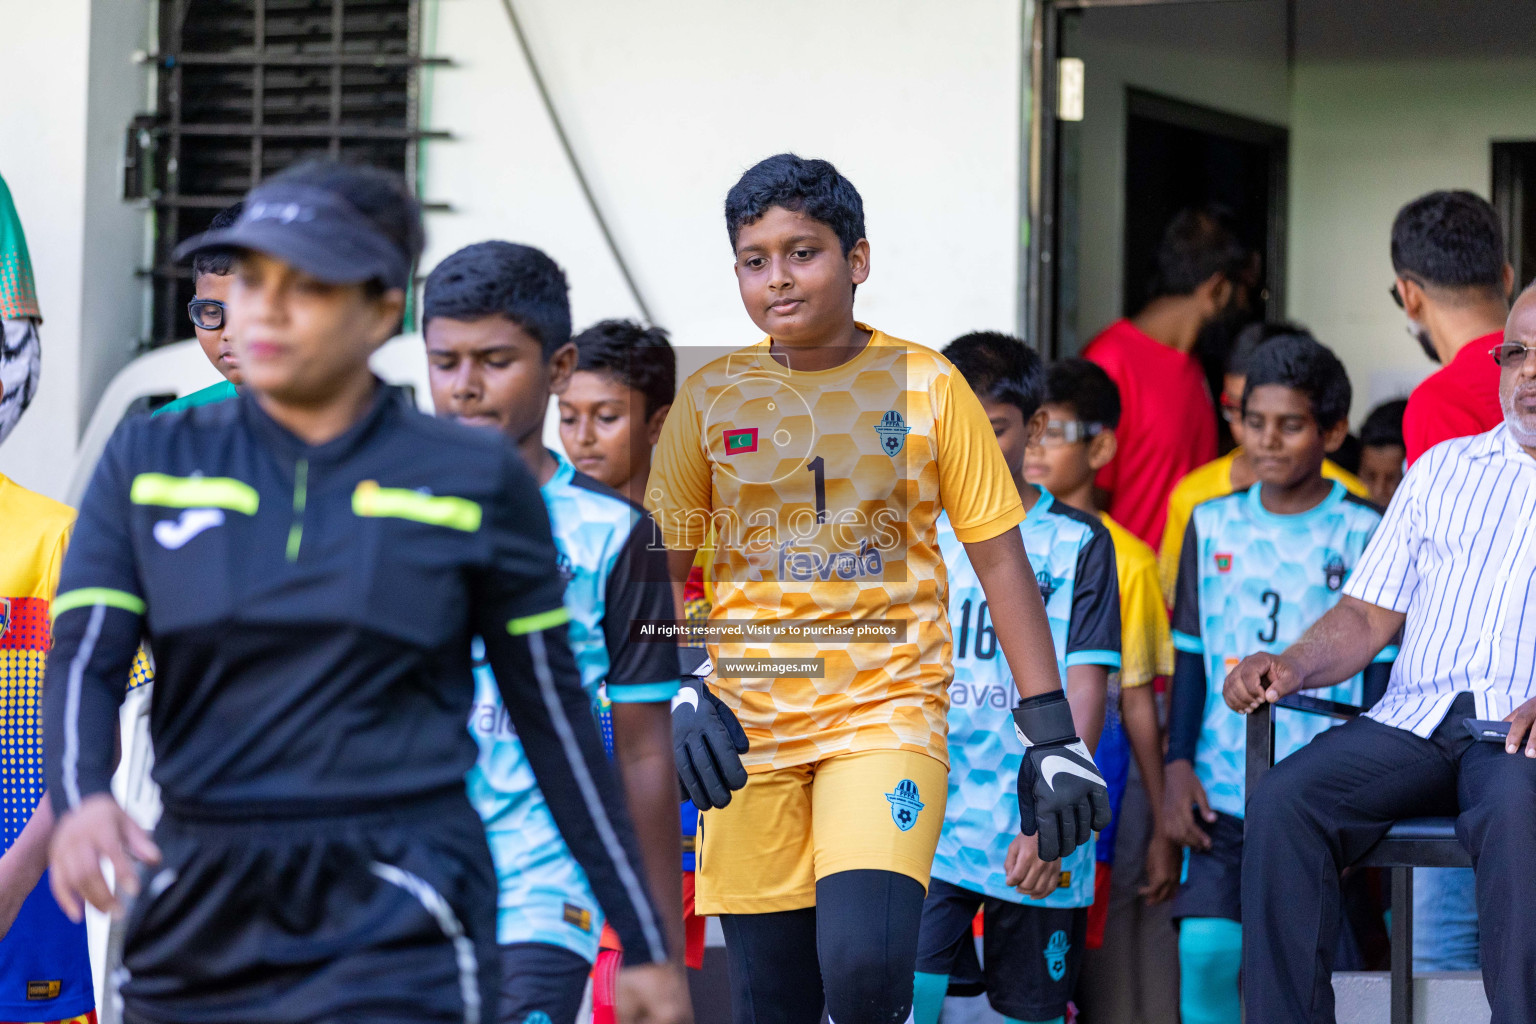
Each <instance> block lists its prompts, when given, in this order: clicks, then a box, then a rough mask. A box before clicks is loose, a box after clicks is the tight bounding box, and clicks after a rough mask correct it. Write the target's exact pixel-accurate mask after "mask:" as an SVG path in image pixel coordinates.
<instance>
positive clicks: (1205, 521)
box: [1173, 482, 1397, 818]
mask: <svg viewBox="0 0 1536 1024" xmlns="http://www.w3.org/2000/svg"><path fill="white" fill-rule="evenodd" d="M1259 492H1260V487H1259V486H1258V485H1255V486H1254V487H1252V488H1249V489H1248V490H1246V491H1241V492H1239V493H1237V494H1231V495H1227V496H1225V497H1221V498H1215V499H1213V500H1211V501H1207V502H1205V503H1203V504H1201V505H1198V506H1196V507H1195V511H1194V513H1193V515H1192V516H1191V517H1190V521H1189V528H1188V531H1187V533H1186V534H1185V537H1184V547H1183V549H1182V553H1181V556H1180V565H1179V581H1178V587H1177V595H1176V599H1175V602H1174V611H1173V645H1174V647H1175V648H1176V649H1177V650H1179V651H1181V652H1184V653H1186V654H1195V655H1199V656H1200V657H1202V658H1203V659H1204V662H1205V679H1206V688H1207V690H1206V696H1205V714H1204V718H1203V721H1202V725H1201V729H1200V738H1199V741H1198V745H1197V747H1196V753H1195V773H1196V775H1197V776H1198V777H1199V779H1200V783H1201V785H1203V786H1204V787H1205V792H1206V796H1207V797H1208V798H1209V799H1210V802H1211V807H1212V808H1213V809H1214V810H1217V811H1220V812H1222V813H1224V814H1230V815H1232V816H1233V817H1236V818H1241V817H1242V816H1243V806H1244V798H1245V793H1244V779H1245V761H1246V751H1247V722H1246V719H1245V718H1244V717H1243V716H1242V715H1240V714H1238V713H1237V712H1235V711H1233V710H1231V709H1230V708H1228V707H1227V704H1226V701H1225V700H1224V699H1223V698H1222V687H1223V685H1224V684H1225V682H1226V678H1227V673H1228V672H1229V671H1230V670H1231V669H1232V668H1234V667H1235V666H1236V665H1237V663H1238V662H1239V661H1241V660H1242V659H1243V658H1245V657H1247V656H1248V655H1250V654H1256V653H1259V652H1261V651H1268V652H1271V653H1279V652H1280V651H1283V650H1285V648H1286V647H1288V646H1289V645H1290V644H1292V643H1294V642H1295V641H1296V640H1297V639H1299V638H1300V637H1301V634H1302V633H1303V632H1304V631H1305V630H1306V628H1307V627H1308V626H1310V625H1311V624H1312V623H1314V622H1316V621H1317V620H1318V619H1319V618H1321V617H1322V615H1323V613H1324V612H1326V611H1327V610H1328V609H1330V608H1332V607H1333V606H1334V605H1335V604H1337V603H1338V601H1339V596H1340V591H1341V590H1342V589H1343V587H1344V581H1345V580H1346V579H1348V578H1349V573H1350V570H1352V569H1353V568H1354V566H1355V564H1356V563H1357V562H1359V560H1360V556H1361V554H1362V553H1363V552H1364V551H1365V546H1366V544H1367V543H1368V542H1369V541H1370V539H1371V534H1372V533H1373V532H1375V530H1376V526H1377V524H1378V523H1380V522H1381V512H1380V511H1378V510H1377V508H1376V507H1375V506H1374V505H1371V504H1369V503H1368V502H1366V501H1363V500H1361V499H1359V498H1356V497H1355V496H1354V495H1352V494H1350V493H1349V492H1348V491H1346V490H1345V489H1344V485H1343V484H1340V483H1337V482H1335V483H1334V485H1333V489H1332V490H1331V491H1330V492H1329V494H1328V496H1327V497H1326V498H1324V499H1323V500H1322V501H1321V502H1320V503H1318V504H1317V505H1315V506H1314V507H1312V508H1311V509H1308V510H1307V511H1305V512H1301V513H1297V514H1295V515H1277V514H1275V513H1273V512H1270V511H1269V510H1267V509H1266V508H1264V505H1263V503H1262V502H1261V501H1260V500H1259ZM1396 657H1397V648H1396V647H1395V646H1389V647H1387V648H1386V649H1384V650H1383V651H1382V652H1381V653H1380V654H1379V655H1377V656H1376V661H1378V662H1390V661H1392V660H1393V659H1394V658H1396ZM1307 692H1308V693H1309V694H1310V695H1313V696H1317V697H1323V698H1325V699H1328V700H1335V701H1342V702H1344V703H1347V704H1355V705H1358V704H1359V703H1360V702H1361V698H1362V696H1363V693H1364V686H1363V680H1362V676H1360V675H1356V676H1353V677H1351V678H1350V679H1346V680H1345V681H1344V682H1342V683H1339V684H1338V685H1337V686H1332V687H1329V688H1327V689H1322V690H1309V691H1307ZM1335 724H1336V723H1335V722H1334V721H1333V720H1332V719H1329V718H1325V717H1323V716H1321V715H1309V714H1305V713H1303V712H1297V711H1288V710H1286V709H1285V708H1279V709H1276V711H1275V755H1276V757H1277V758H1282V757H1286V756H1287V755H1289V754H1291V753H1294V752H1295V751H1297V750H1299V749H1300V748H1301V747H1302V746H1304V745H1305V744H1306V743H1307V742H1308V741H1309V740H1311V739H1312V737H1314V736H1316V735H1317V734H1318V733H1320V732H1322V731H1324V730H1325V729H1329V728H1332V727H1333V725H1335Z"/></svg>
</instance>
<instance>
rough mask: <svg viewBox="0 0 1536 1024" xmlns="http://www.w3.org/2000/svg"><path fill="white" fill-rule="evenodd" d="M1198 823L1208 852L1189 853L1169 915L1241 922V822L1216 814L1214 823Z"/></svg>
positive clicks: (1240, 820) (1227, 815)
mask: <svg viewBox="0 0 1536 1024" xmlns="http://www.w3.org/2000/svg"><path fill="white" fill-rule="evenodd" d="M1195 820H1196V821H1197V822H1199V824H1200V827H1201V828H1203V829H1205V834H1206V835H1208V836H1210V837H1211V848H1210V849H1209V850H1205V851H1203V852H1202V851H1200V850H1190V851H1189V853H1188V860H1186V861H1185V864H1184V879H1183V881H1182V882H1180V883H1179V890H1178V892H1176V893H1174V895H1173V904H1172V908H1171V913H1172V916H1173V919H1174V920H1175V921H1177V920H1179V919H1180V918H1183V917H1223V918H1226V919H1227V920H1228V921H1236V922H1238V923H1239V924H1241V923H1242V920H1243V900H1242V895H1243V819H1242V818H1234V817H1233V816H1232V815H1230V814H1222V813H1221V812H1220V811H1217V812H1216V821H1215V822H1214V823H1213V824H1210V825H1207V824H1206V823H1205V822H1203V821H1200V820H1199V818H1198V817H1197V818H1196V819H1195Z"/></svg>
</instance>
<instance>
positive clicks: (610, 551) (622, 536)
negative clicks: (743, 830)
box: [468, 453, 678, 961]
mask: <svg viewBox="0 0 1536 1024" xmlns="http://www.w3.org/2000/svg"><path fill="white" fill-rule="evenodd" d="M551 454H554V453H551ZM555 459H556V462H557V468H556V470H555V474H554V476H552V477H551V478H550V479H549V482H548V483H546V484H544V486H543V487H541V488H540V493H541V494H542V495H543V497H544V502H545V504H546V505H547V506H548V508H549V518H550V526H551V527H552V528H553V532H554V539H555V548H556V550H557V552H558V562H559V566H560V572H561V575H562V576H564V577H565V581H566V583H565V605H566V607H567V609H569V611H570V613H571V623H570V634H569V636H570V643H571V650H572V652H573V653H574V654H575V655H576V664H577V667H578V668H579V669H580V670H581V680H582V683H583V685H584V686H585V687H586V689H587V692H588V693H589V694H590V695H591V697H592V701H593V711H594V713H596V711H597V708H598V707H599V706H600V705H603V704H606V703H607V701H608V700H609V699H610V698H611V699H612V700H617V701H620V702H623V701H669V700H671V698H672V695H673V694H674V693H676V692H677V686H678V666H677V656H676V653H675V650H673V649H671V648H670V647H669V645H666V644H632V643H627V642H625V639H624V638H625V637H626V636H627V626H628V623H629V620H630V619H631V618H632V617H634V618H657V619H665V618H668V617H670V614H671V612H670V608H671V594H670V591H669V590H668V588H667V587H666V585H665V583H664V580H665V575H664V574H665V572H666V568H665V560H664V556H663V555H661V553H660V552H659V551H658V552H655V553H654V555H651V554H646V553H645V549H646V548H647V547H648V546H649V545H648V544H647V542H648V540H649V539H650V538H651V531H650V529H649V524H650V520H649V518H648V517H647V516H646V515H645V512H644V510H642V509H639V508H636V507H635V506H634V505H632V504H630V503H629V501H627V500H626V499H625V498H623V497H622V496H621V495H619V494H618V493H617V492H615V491H613V490H611V489H610V488H608V487H605V486H604V485H602V484H600V483H598V482H597V481H596V480H593V479H592V478H590V477H588V476H586V474H584V473H577V472H576V471H575V469H574V467H572V465H571V464H570V463H569V462H568V461H566V460H565V459H563V458H561V457H560V456H559V455H555ZM642 527H644V528H642ZM637 546H638V547H639V548H640V554H639V556H638V557H639V558H641V559H645V558H652V559H654V561H653V564H651V565H650V566H649V567H647V566H645V565H640V564H637V563H636V547H637ZM648 574H654V575H648ZM658 599H659V600H662V601H664V602H665V606H657V607H647V606H645V604H644V603H643V602H645V601H654V600H658ZM615 624H618V625H619V626H620V627H621V628H619V629H617V630H615V629H614V626H615ZM474 648H475V649H474V661H475V704H474V709H473V712H472V714H471V717H470V723H469V725H470V733H471V734H472V735H473V736H474V737H475V742H476V744H477V745H478V746H479V748H480V749H479V755H478V758H477V760H476V762H475V766H474V767H473V768H472V769H470V772H469V776H468V783H469V796H470V800H471V802H473V803H474V805H475V809H476V810H477V811H479V813H480V817H481V819H482V820H483V821H485V823H486V836H487V838H488V839H489V841H490V847H491V860H492V862H493V863H494V864H495V866H496V881H497V889H498V895H497V906H498V910H497V916H496V941H497V942H499V943H501V944H502V945H507V944H509V943H514V942H542V943H546V944H548V945H552V946H559V947H560V948H562V949H569V950H570V951H571V952H573V953H576V954H577V955H578V956H581V957H584V958H586V959H587V960H588V961H592V960H595V959H596V958H597V941H598V935H599V933H600V932H601V931H602V925H603V917H602V913H601V911H600V910H599V909H598V904H597V898H596V897H595V896H594V895H593V893H592V887H591V885H590V884H589V883H588V881H587V874H586V872H585V871H583V870H582V868H581V865H580V864H578V863H577V862H576V859H575V858H574V857H573V856H572V854H571V851H570V848H569V847H567V846H566V844H565V840H564V839H563V838H561V835H560V830H559V828H558V827H557V826H556V825H555V819H554V816H553V815H552V814H550V811H549V804H548V803H547V802H546V801H545V799H544V794H543V793H541V792H540V791H539V787H538V783H537V782H536V781H535V779H534V775H533V767H532V766H531V765H530V764H529V763H528V757H527V755H526V754H525V753H524V752H523V745H522V743H521V742H519V741H518V738H517V733H516V732H515V731H513V728H512V723H511V720H510V718H509V716H508V715H507V712H506V709H505V707H503V705H502V702H501V691H500V690H499V689H498V687H497V685H496V677H495V675H494V674H493V673H492V672H491V668H490V666H489V665H487V664H486V663H485V652H484V645H483V642H482V641H481V640H479V639H478V638H476V640H475V643H474Z"/></svg>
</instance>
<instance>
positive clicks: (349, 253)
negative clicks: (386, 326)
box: [176, 181, 411, 288]
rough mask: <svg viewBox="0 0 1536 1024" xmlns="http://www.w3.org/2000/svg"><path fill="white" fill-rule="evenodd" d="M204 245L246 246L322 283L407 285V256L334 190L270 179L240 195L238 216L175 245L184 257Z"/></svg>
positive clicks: (245, 247)
mask: <svg viewBox="0 0 1536 1024" xmlns="http://www.w3.org/2000/svg"><path fill="white" fill-rule="evenodd" d="M209 249H250V250H254V251H255V252H260V253H265V254H266V255H268V256H275V257H277V258H278V259H280V260H282V261H283V262H285V263H288V264H290V265H291V266H294V267H297V268H298V269H300V270H302V271H304V273H306V274H309V275H310V276H311V277H314V278H315V279H316V280H319V281H323V282H325V283H326V284H362V283H363V282H365V281H379V282H380V283H382V284H383V285H384V287H386V288H408V287H410V283H411V263H410V259H409V257H407V255H406V254H405V253H403V252H401V251H400V249H399V247H398V246H396V245H395V243H393V242H391V241H390V240H389V238H388V237H386V236H385V234H384V233H383V232H382V231H380V230H379V229H378V228H377V227H376V226H374V224H373V222H372V221H370V220H369V219H368V218H367V217H365V216H363V214H362V213H361V212H359V211H358V210H357V209H356V208H355V207H354V206H353V205H352V204H351V203H349V202H347V201H346V200H345V199H343V198H342V197H341V196H339V195H337V194H335V193H334V192H330V191H327V190H325V189H321V188H315V187H314V186H312V185H299V184H289V183H286V182H282V181H274V182H271V183H268V184H264V185H257V186H256V187H255V188H253V189H251V191H250V194H248V195H247V196H246V197H245V210H244V211H243V212H242V213H241V214H240V219H239V220H237V221H235V223H234V224H232V225H231V226H229V227H227V228H223V229H222V230H218V231H207V232H204V233H203V234H201V235H195V236H193V237H192V238H189V239H187V240H186V241H185V242H182V243H181V244H180V245H178V246H177V247H176V258H177V259H178V260H184V259H186V258H188V257H189V256H192V255H194V254H195V253H199V252H203V251H206V250H209Z"/></svg>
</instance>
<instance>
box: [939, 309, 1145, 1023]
mask: <svg viewBox="0 0 1536 1024" xmlns="http://www.w3.org/2000/svg"><path fill="white" fill-rule="evenodd" d="M944 356H945V357H946V358H948V359H949V360H950V361H951V362H952V363H954V364H955V368H956V369H958V370H959V371H960V372H961V373H962V374H963V375H964V376H965V379H966V382H967V383H969V384H970V385H971V389H972V390H973V391H974V392H976V396H977V398H979V399H980V401H981V407H982V409H983V410H984V411H985V412H986V414H987V418H988V419H989V420H990V421H991V423H992V429H993V431H994V432H995V433H996V435H997V441H998V444H999V446H1000V447H1001V449H1002V452H1003V461H1004V462H1005V464H1006V465H1007V466H1008V470H1009V472H1010V473H1011V474H1012V476H1013V480H1014V484H1015V486H1016V487H1017V488H1018V492H1019V498H1020V500H1021V502H1022V504H1023V506H1024V510H1025V513H1026V518H1025V520H1024V522H1023V523H1022V524H1021V525H1020V526H1019V527H1018V529H1019V533H1020V535H1021V537H1022V539H1023V541H1024V550H1025V552H1026V553H1027V554H1028V555H1029V562H1030V565H1031V566H1033V567H1034V569H1035V579H1036V583H1037V585H1038V588H1039V592H1040V597H1041V599H1042V600H1043V601H1044V603H1045V610H1046V615H1047V617H1048V618H1049V620H1050V626H1051V639H1052V641H1053V642H1054V646H1055V651H1056V658H1057V671H1058V672H1059V673H1060V674H1061V676H1062V678H1063V679H1064V680H1065V681H1066V691H1067V699H1068V700H1069V701H1070V702H1071V704H1072V717H1073V720H1074V722H1075V723H1076V725H1077V732H1078V735H1079V736H1082V737H1084V738H1085V740H1086V742H1087V744H1088V745H1089V747H1090V748H1092V747H1093V746H1094V745H1095V743H1096V741H1097V740H1098V734H1099V731H1100V729H1101V728H1102V727H1103V724H1104V704H1105V696H1106V693H1107V690H1108V681H1109V675H1110V673H1111V672H1113V671H1115V670H1117V669H1118V668H1119V667H1120V601H1119V596H1118V591H1117V587H1116V585H1115V555H1114V548H1113V545H1112V542H1111V541H1110V538H1109V534H1108V532H1107V531H1106V530H1105V529H1104V527H1103V526H1102V525H1101V524H1100V523H1099V521H1098V519H1097V518H1096V517H1094V516H1092V515H1089V514H1085V513H1083V512H1080V511H1078V510H1077V509H1075V508H1072V507H1071V506H1069V505H1066V504H1064V503H1062V502H1060V501H1057V500H1056V499H1054V498H1053V497H1052V496H1051V494H1050V493H1049V492H1048V491H1045V490H1043V489H1041V488H1040V487H1038V486H1037V485H1035V484H1032V483H1029V482H1027V481H1026V480H1025V478H1024V459H1025V450H1026V449H1027V448H1028V446H1029V444H1030V441H1031V440H1032V439H1035V438H1038V437H1039V434H1040V432H1041V430H1042V428H1043V427H1044V420H1045V418H1046V414H1045V413H1044V411H1043V410H1042V409H1041V408H1040V397H1041V390H1042V388H1041V384H1042V377H1043V376H1044V374H1043V372H1042V367H1041V363H1040V357H1039V356H1038V355H1036V354H1035V353H1034V351H1033V350H1031V349H1029V348H1027V347H1025V345H1024V343H1023V342H1022V341H1020V340H1018V339H1017V338H1012V337H1009V336H1008V335H1005V334H994V333H976V334H967V335H965V336H963V337H961V338H957V339H955V341H953V342H951V343H950V345H949V346H948V347H947V348H945V349H944ZM1101 372H1102V371H1101ZM939 545H940V548H941V549H942V551H943V554H944V565H945V568H946V569H947V570H948V573H949V608H950V616H949V618H950V622H951V629H952V630H953V632H954V644H953V650H954V666H955V669H954V671H955V676H954V682H953V683H952V684H951V685H950V689H949V697H950V700H949V714H948V719H949V757H950V773H949V795H948V799H947V801H946V802H945V805H944V828H943V831H942V832H941V833H940V835H939V845H938V849H937V851H936V852H935V854H934V860H933V880H932V882H931V883H930V884H929V888H928V897H927V899H926V900H925V901H924V903H923V920H922V931H921V934H920V937H919V940H918V955H917V976H916V982H915V992H916V1000H915V1005H914V1018H915V1020H916V1024H937V1021H938V1019H939V1011H940V1010H941V1009H942V1007H943V1004H944V995H945V991H946V990H947V988H948V986H949V980H950V976H951V975H952V974H954V973H955V968H956V965H957V962H959V961H958V959H957V958H958V957H959V956H960V955H961V954H962V953H964V952H965V950H964V946H965V944H966V943H968V942H970V941H971V921H972V919H973V918H975V916H976V912H977V911H978V910H980V911H982V913H983V915H984V931H983V936H984V942H985V951H984V954H983V957H982V974H983V978H984V981H985V986H986V993H987V999H988V1001H989V1002H990V1003H991V1005H992V1008H993V1009H994V1010H996V1011H997V1012H998V1013H1001V1014H1003V1015H1004V1016H1005V1017H1008V1018H1009V1019H1011V1020H1015V1021H1028V1022H1034V1021H1041V1022H1055V1024H1059V1022H1060V1021H1062V1020H1063V1019H1064V1017H1065V1015H1066V1012H1067V1002H1068V1000H1069V999H1070V998H1071V995H1072V989H1073V987H1074V985H1075V984H1076V982H1077V975H1078V969H1079V967H1080V965H1081V964H1082V957H1083V949H1084V947H1085V945H1086V940H1085V936H1086V932H1087V920H1088V906H1089V905H1090V904H1091V903H1092V902H1093V893H1094V846H1095V844H1094V843H1092V842H1089V843H1085V844H1084V845H1082V846H1079V847H1078V848H1077V850H1076V851H1075V852H1074V853H1073V854H1072V855H1071V856H1069V857H1067V858H1065V859H1053V860H1049V861H1045V860H1042V859H1041V857H1040V856H1039V854H1038V851H1037V844H1036V842H1035V840H1034V837H1032V836H1025V835H1021V834H1020V831H1019V822H1018V821H1017V820H1015V819H1014V818H1013V815H1012V814H1011V813H1009V812H1010V811H1011V810H1012V809H1013V807H1014V806H1015V802H1014V801H1013V800H1010V799H1009V795H1010V794H1009V790H1010V789H1011V788H1012V785H1013V780H1014V778H1015V777H1016V776H1017V775H1018V767H1019V763H1020V762H1021V761H1022V760H1023V758H1024V748H1023V745H1022V744H1021V743H1020V742H1019V741H1018V739H1017V737H1016V736H1015V735H1013V734H1012V732H1011V730H1009V729H1008V728H1007V726H1008V708H1009V706H1010V705H1012V704H1013V703H1014V699H1013V693H1014V688H1013V683H1012V680H1011V679H1010V678H1009V675H1008V667H1007V665H1006V663H1005V662H1003V661H1002V659H1000V658H998V657H997V644H996V642H995V640H993V639H992V638H991V636H990V631H991V627H990V625H989V618H988V610H989V608H990V606H991V603H990V602H989V601H988V600H987V595H986V594H985V592H984V591H983V590H982V588H981V586H980V584H979V582H978V580H977V573H976V570H975V568H974V566H973V565H972V564H971V561H970V559H969V558H968V557H967V556H966V551H965V548H964V546H963V545H962V544H961V543H960V541H959V540H957V539H956V538H955V535H954V532H953V531H952V530H951V529H950V528H949V521H948V519H947V518H943V517H941V518H940V520H939Z"/></svg>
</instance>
